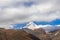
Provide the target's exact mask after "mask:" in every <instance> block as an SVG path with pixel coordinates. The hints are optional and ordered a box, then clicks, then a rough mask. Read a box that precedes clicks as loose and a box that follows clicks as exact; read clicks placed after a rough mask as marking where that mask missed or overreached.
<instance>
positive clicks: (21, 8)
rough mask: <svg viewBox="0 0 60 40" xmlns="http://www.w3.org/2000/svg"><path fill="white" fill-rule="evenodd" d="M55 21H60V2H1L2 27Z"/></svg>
mask: <svg viewBox="0 0 60 40" xmlns="http://www.w3.org/2000/svg"><path fill="white" fill-rule="evenodd" d="M55 19H60V0H0V25H1V26H2V25H6V26H7V25H12V24H16V23H21V22H29V21H46V22H51V21H53V20H55ZM4 28H5V27H4ZM8 28H10V27H8Z"/></svg>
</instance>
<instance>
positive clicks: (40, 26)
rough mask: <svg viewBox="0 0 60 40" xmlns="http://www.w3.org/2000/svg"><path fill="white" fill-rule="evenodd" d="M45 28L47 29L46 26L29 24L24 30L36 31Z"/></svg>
mask: <svg viewBox="0 0 60 40" xmlns="http://www.w3.org/2000/svg"><path fill="white" fill-rule="evenodd" d="M43 27H46V25H44V26H43V25H36V24H35V23H33V22H29V23H28V24H27V25H26V26H25V27H24V28H28V29H31V30H34V29H38V28H43Z"/></svg>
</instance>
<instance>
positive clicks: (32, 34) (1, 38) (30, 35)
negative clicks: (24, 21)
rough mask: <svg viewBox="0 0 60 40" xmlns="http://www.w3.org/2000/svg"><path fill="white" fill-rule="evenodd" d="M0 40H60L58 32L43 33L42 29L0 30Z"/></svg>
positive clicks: (59, 32)
mask: <svg viewBox="0 0 60 40" xmlns="http://www.w3.org/2000/svg"><path fill="white" fill-rule="evenodd" d="M0 40H60V30H56V31H53V32H45V30H44V29H42V28H39V29H35V30H30V29H19V30H14V29H3V28H0Z"/></svg>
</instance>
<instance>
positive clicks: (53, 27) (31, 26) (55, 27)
mask: <svg viewBox="0 0 60 40" xmlns="http://www.w3.org/2000/svg"><path fill="white" fill-rule="evenodd" d="M23 28H27V29H30V30H35V29H40V28H42V29H44V30H45V31H46V32H50V31H55V30H59V29H60V26H59V25H48V24H47V25H37V24H35V23H34V22H32V21H31V22H29V23H28V24H27V25H26V26H25V27H23Z"/></svg>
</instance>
